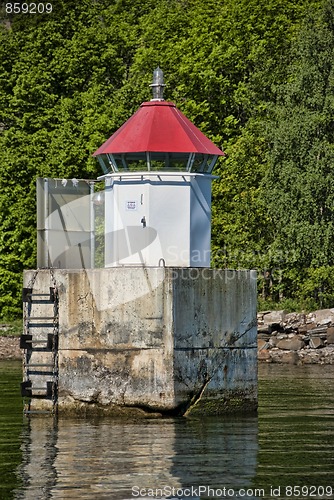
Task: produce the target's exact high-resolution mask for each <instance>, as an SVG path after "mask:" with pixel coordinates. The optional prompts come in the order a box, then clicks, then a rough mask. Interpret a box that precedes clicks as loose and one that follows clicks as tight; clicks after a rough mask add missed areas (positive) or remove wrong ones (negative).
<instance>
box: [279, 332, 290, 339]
mask: <svg viewBox="0 0 334 500" xmlns="http://www.w3.org/2000/svg"><path fill="white" fill-rule="evenodd" d="M276 338H277V340H282V339H287V338H288V336H287V334H286V333H279V334H278V335H276Z"/></svg>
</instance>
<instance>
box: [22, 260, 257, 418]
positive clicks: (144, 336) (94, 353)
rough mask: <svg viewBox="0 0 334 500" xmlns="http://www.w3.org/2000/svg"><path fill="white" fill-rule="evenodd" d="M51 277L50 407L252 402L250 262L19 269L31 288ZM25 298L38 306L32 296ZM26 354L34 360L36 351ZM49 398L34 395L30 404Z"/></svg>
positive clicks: (143, 410) (188, 407)
mask: <svg viewBox="0 0 334 500" xmlns="http://www.w3.org/2000/svg"><path fill="white" fill-rule="evenodd" d="M50 286H56V287H57V289H58V294H59V344H58V410H59V412H62V413H71V412H93V413H95V412H96V413H108V414H109V413H110V414H119V413H121V414H122V413H126V414H127V413H136V414H143V415H146V414H152V413H158V414H175V415H196V414H201V413H205V414H219V413H225V412H231V411H242V412H244V411H254V410H256V408H257V326H256V325H257V323H256V320H257V318H256V272H255V271H233V270H220V269H209V268H167V267H166V268H165V267H115V268H105V269H91V270H90V269H88V270H87V269H80V270H68V269H66V270H63V269H53V270H49V269H41V270H38V271H25V273H24V287H28V288H33V291H34V293H45V291H47V290H48V289H49V287H50ZM32 308H33V309H34V310H33V311H32V312H33V315H34V316H38V315H39V314H42V312H41V309H40V308H41V306H39V304H38V303H37V304H33V305H32ZM33 356H34V357H35V360H37V361H38V362H40V363H42V362H43V359H44V356H45V353H44V352H43V349H41V350H40V351H38V352H34V353H33ZM49 403H50V402H49V401H47V400H43V399H36V400H34V399H33V400H32V403H31V407H32V408H36V409H41V408H43V407H45V406H47V405H48V404H49Z"/></svg>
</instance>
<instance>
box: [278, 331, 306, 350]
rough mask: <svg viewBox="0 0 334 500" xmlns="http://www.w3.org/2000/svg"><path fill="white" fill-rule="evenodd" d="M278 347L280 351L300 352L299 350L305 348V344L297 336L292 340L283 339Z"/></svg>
mask: <svg viewBox="0 0 334 500" xmlns="http://www.w3.org/2000/svg"><path fill="white" fill-rule="evenodd" d="M276 347H278V349H285V350H290V351H299V349H302V348H303V347H304V342H303V341H302V340H300V338H298V337H297V336H296V335H295V336H294V338H292V339H282V340H280V341H279V342H278V343H277V345H276Z"/></svg>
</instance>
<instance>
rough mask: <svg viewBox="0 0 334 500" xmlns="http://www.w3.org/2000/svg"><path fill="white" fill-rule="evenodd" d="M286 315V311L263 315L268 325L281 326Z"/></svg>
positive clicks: (270, 312)
mask: <svg viewBox="0 0 334 500" xmlns="http://www.w3.org/2000/svg"><path fill="white" fill-rule="evenodd" d="M285 315H286V311H269V312H267V311H266V312H265V313H264V314H263V321H264V323H265V324H267V325H273V324H276V325H279V324H280V323H282V321H283V320H284V318H285Z"/></svg>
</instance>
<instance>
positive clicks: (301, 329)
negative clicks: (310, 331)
mask: <svg viewBox="0 0 334 500" xmlns="http://www.w3.org/2000/svg"><path fill="white" fill-rule="evenodd" d="M297 330H298V333H300V334H302V335H304V334H305V333H307V325H305V324H303V325H300V326H298V328H297Z"/></svg>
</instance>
